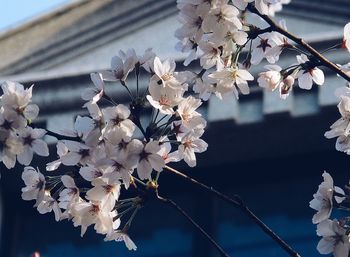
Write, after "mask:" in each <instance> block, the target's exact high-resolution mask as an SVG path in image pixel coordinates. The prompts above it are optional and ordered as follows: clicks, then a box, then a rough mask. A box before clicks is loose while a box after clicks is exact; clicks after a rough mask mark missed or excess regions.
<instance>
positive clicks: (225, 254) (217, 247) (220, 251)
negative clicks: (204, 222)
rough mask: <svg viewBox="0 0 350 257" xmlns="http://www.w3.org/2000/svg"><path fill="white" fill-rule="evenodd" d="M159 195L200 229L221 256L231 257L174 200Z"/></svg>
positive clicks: (160, 198)
mask: <svg viewBox="0 0 350 257" xmlns="http://www.w3.org/2000/svg"><path fill="white" fill-rule="evenodd" d="M156 193H157V198H158V199H159V200H160V201H162V202H164V203H166V204H168V205H170V206H171V207H173V208H175V209H176V210H177V211H178V212H179V213H181V214H182V215H183V216H184V217H185V218H186V219H187V220H188V221H189V222H190V223H191V224H192V225H193V226H194V227H195V228H196V229H198V231H199V232H201V234H202V235H204V236H205V237H206V238H207V239H208V240H209V241H210V243H211V244H212V245H213V246H214V247H215V248H216V249H217V250H218V252H219V253H220V255H221V256H222V257H229V255H228V254H227V253H226V252H225V251H224V249H222V247H221V246H220V245H219V244H218V243H217V242H216V241H215V240H214V239H213V238H212V237H211V236H210V235H209V234H208V233H207V232H206V231H205V230H204V229H203V228H202V227H201V226H200V225H199V224H198V223H197V222H195V221H194V220H193V219H192V218H191V217H190V215H188V213H187V212H185V211H184V210H183V209H182V208H181V207H180V206H179V205H177V204H176V203H175V202H174V201H173V200H171V199H168V198H164V197H162V196H160V195H159V194H158V192H156Z"/></svg>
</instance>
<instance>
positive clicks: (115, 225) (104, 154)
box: [1, 49, 207, 249]
mask: <svg viewBox="0 0 350 257" xmlns="http://www.w3.org/2000/svg"><path fill="white" fill-rule="evenodd" d="M175 68H176V64H175V61H174V60H170V59H166V60H163V61H162V60H161V59H160V58H159V57H157V56H156V55H155V54H154V53H153V52H152V51H151V50H150V49H148V50H146V51H145V53H144V55H142V56H138V55H136V52H135V51H134V50H133V49H129V50H128V51H127V52H123V51H120V52H119V54H118V55H116V56H114V57H113V58H112V60H111V69H110V70H107V71H102V72H99V73H92V74H91V75H90V76H91V80H92V82H93V85H94V86H93V87H91V88H87V89H86V90H84V92H83V93H82V99H83V100H85V101H86V102H85V104H84V105H83V108H85V109H86V115H84V116H78V117H77V118H76V120H75V123H74V128H73V129H72V130H64V131H59V132H58V133H55V132H51V131H50V133H49V135H51V136H52V135H54V136H56V138H57V139H58V141H57V142H56V148H57V156H58V158H57V159H56V160H54V161H52V162H50V163H47V165H46V172H45V173H44V174H46V173H48V172H49V173H53V172H57V171H58V172H59V173H61V170H66V169H68V170H70V171H69V172H68V173H65V174H64V175H56V176H54V175H51V174H49V175H48V176H45V175H44V174H43V173H41V172H40V170H39V169H35V168H33V167H31V166H28V165H29V164H30V162H31V159H32V155H33V151H34V152H36V153H37V154H39V155H45V156H47V155H48V147H47V144H46V143H45V142H44V141H43V140H42V139H40V138H41V137H42V136H44V135H45V132H46V131H45V130H43V129H33V128H31V127H29V126H28V124H29V122H30V121H31V120H32V119H33V118H35V117H36V115H37V113H38V107H37V106H36V105H30V104H29V102H30V98H31V92H32V87H31V88H29V89H24V87H23V86H22V85H20V84H17V83H13V82H6V83H4V84H3V85H2V88H3V91H4V94H3V96H2V98H1V100H2V102H1V103H2V108H3V109H2V116H1V117H3V118H2V120H1V124H2V127H1V128H2V129H4V133H3V132H2V131H1V136H2V137H1V138H2V139H3V141H4V146H5V147H4V148H3V149H4V151H3V154H2V156H3V158H2V160H3V162H4V163H5V164H6V165H8V168H11V167H13V166H14V164H15V160H16V155H17V159H18V162H20V163H21V164H23V165H26V167H25V168H24V172H23V174H22V179H23V181H24V183H25V187H24V188H23V189H22V198H23V199H24V200H35V205H34V206H35V207H36V208H37V209H38V211H39V212H40V213H42V214H43V213H48V212H54V214H55V219H56V220H57V221H59V220H63V219H70V220H72V221H73V224H74V226H80V227H81V235H82V236H83V235H84V234H85V232H86V230H87V228H88V227H89V226H91V225H94V229H95V230H96V232H97V233H99V234H103V235H105V239H106V240H116V241H124V242H125V244H126V246H127V247H128V248H129V249H136V246H135V244H134V243H133V242H132V240H131V239H130V238H129V236H128V230H129V227H130V225H131V222H132V220H133V218H134V217H135V215H136V213H137V212H138V210H139V209H140V208H141V207H142V205H143V201H144V199H143V198H142V197H140V196H139V195H138V194H137V192H133V193H134V194H135V197H132V198H128V199H122V198H120V193H121V189H122V188H124V189H125V190H128V189H130V187H131V186H130V185H132V190H131V191H135V187H136V183H139V184H141V185H146V186H147V185H148V184H149V183H157V180H158V177H159V174H160V172H161V171H162V170H163V168H164V167H165V165H166V164H168V163H170V162H178V161H181V160H184V161H185V162H186V163H187V164H188V165H189V166H190V167H194V166H196V153H201V152H204V151H205V150H206V149H207V143H206V142H205V141H204V140H203V139H201V136H202V135H203V133H204V129H205V127H206V120H205V119H204V118H203V117H202V115H201V114H200V113H199V112H198V108H199V107H200V106H201V104H202V101H201V100H200V99H199V98H196V97H195V96H192V95H188V94H187V91H188V88H189V84H188V83H192V81H193V80H194V79H195V77H196V74H194V73H191V72H176V71H175ZM131 72H135V76H134V78H135V79H136V88H135V87H131V86H129V85H128V76H129V74H130V73H131ZM140 73H142V75H143V76H146V74H149V80H148V81H147V84H146V85H144V86H142V87H141V86H139V76H140ZM107 83H114V84H115V83H117V86H119V87H123V88H125V90H126V92H127V93H128V94H129V97H130V100H129V102H128V103H117V102H120V99H118V97H111V96H110V95H108V93H107V91H108V89H107V88H108V87H109V85H108V84H107ZM106 103H109V104H110V105H109V106H107V107H105V104H106ZM101 106H103V107H101ZM149 109H152V111H151V112H152V115H147V113H149V111H147V110H149ZM149 116H150V117H149ZM147 118H148V120H147ZM145 120H147V121H145ZM5 129H6V130H5ZM5 132H6V133H5ZM14 142H16V143H14ZM7 146H8V147H7ZM18 149H21V151H19V150H18ZM28 155H29V157H30V158H29V157H27V156H28ZM12 156H13V157H12ZM10 157H12V159H13V162H12V163H11V165H10V164H9V163H8V162H7V159H9V158H10ZM25 157H27V158H25ZM64 167H67V168H66V169H64ZM131 194H132V193H131ZM129 214H131V215H129ZM127 216H129V218H128V219H127V220H126V221H125V222H122V219H124V218H125V217H127Z"/></svg>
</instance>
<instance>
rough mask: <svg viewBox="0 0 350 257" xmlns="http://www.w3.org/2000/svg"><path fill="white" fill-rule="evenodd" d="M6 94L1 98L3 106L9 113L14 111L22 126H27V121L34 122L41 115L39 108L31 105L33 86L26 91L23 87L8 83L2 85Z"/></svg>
mask: <svg viewBox="0 0 350 257" xmlns="http://www.w3.org/2000/svg"><path fill="white" fill-rule="evenodd" d="M1 88H2V90H3V92H4V94H3V95H2V97H1V102H2V105H3V106H4V108H5V109H7V110H8V111H12V112H13V113H16V114H17V115H18V118H19V119H20V120H21V123H22V126H21V127H25V126H26V125H27V120H30V121H31V120H34V119H35V118H36V117H37V116H38V113H39V107H38V106H37V105H35V104H30V102H31V98H32V90H33V86H31V87H30V88H28V89H24V87H23V85H21V84H19V83H16V82H12V81H6V82H4V83H3V84H2V85H1Z"/></svg>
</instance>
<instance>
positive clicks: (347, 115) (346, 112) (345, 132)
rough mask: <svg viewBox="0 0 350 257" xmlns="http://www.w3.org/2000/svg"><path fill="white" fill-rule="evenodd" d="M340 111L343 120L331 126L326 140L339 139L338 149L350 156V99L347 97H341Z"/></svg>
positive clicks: (326, 134)
mask: <svg viewBox="0 0 350 257" xmlns="http://www.w3.org/2000/svg"><path fill="white" fill-rule="evenodd" d="M338 110H339V112H340V114H341V116H342V117H341V118H340V119H338V120H337V121H336V122H335V123H334V124H332V126H331V130H329V131H327V132H326V133H325V137H326V138H334V137H337V142H336V149H337V150H338V151H342V152H346V153H347V154H350V141H349V139H350V137H349V134H350V98H349V97H347V96H346V95H341V96H340V103H339V104H338Z"/></svg>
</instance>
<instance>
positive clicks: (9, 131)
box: [0, 81, 49, 169]
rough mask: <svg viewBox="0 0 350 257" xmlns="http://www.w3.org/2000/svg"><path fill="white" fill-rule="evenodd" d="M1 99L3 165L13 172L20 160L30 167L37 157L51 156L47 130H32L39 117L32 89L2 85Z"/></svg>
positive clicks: (0, 141) (0, 135) (0, 138)
mask: <svg viewBox="0 0 350 257" xmlns="http://www.w3.org/2000/svg"><path fill="white" fill-rule="evenodd" d="M1 89H2V91H3V94H2V95H1V97H0V162H3V164H4V165H5V166H6V168H8V169H11V168H13V167H14V166H15V164H16V160H17V161H18V162H19V163H20V164H23V165H28V164H30V162H31V161H32V159H33V154H34V153H36V154H37V155H40V156H48V155H49V150H48V147H47V144H46V143H45V141H44V140H42V138H43V137H44V135H45V134H46V131H45V130H44V129H37V128H32V127H31V126H30V123H31V122H32V121H33V120H34V119H35V118H36V117H37V116H38V113H39V108H38V106H37V105H35V104H32V103H31V99H32V89H33V86H31V87H30V88H28V89H24V87H23V85H21V84H19V83H15V82H11V81H6V82H4V83H3V84H2V85H1Z"/></svg>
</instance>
